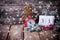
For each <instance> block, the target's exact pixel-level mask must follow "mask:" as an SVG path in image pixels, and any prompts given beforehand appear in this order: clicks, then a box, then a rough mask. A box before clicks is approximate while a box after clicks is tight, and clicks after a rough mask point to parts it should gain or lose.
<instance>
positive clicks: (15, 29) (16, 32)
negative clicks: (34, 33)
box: [9, 25, 23, 40]
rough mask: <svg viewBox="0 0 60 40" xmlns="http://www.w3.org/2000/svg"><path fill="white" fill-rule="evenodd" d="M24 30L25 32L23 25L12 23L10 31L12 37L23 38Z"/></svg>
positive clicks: (14, 38)
mask: <svg viewBox="0 0 60 40" xmlns="http://www.w3.org/2000/svg"><path fill="white" fill-rule="evenodd" d="M22 32H23V26H22V25H12V26H11V29H10V33H9V36H10V39H11V40H22Z"/></svg>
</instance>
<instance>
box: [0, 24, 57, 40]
mask: <svg viewBox="0 0 60 40" xmlns="http://www.w3.org/2000/svg"><path fill="white" fill-rule="evenodd" d="M10 27H11V28H10ZM8 34H9V35H8ZM56 35H57V34H56V32H55V33H54V31H53V30H47V31H45V30H42V31H41V32H29V31H27V30H26V29H25V28H24V30H23V25H11V26H10V25H2V26H0V40H55V39H54V37H56ZM8 37H10V38H9V39H8ZM56 40H57V39H56Z"/></svg>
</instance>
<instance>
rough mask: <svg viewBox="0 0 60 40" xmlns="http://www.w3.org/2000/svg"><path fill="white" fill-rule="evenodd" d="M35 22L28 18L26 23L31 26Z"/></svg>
mask: <svg viewBox="0 0 60 40" xmlns="http://www.w3.org/2000/svg"><path fill="white" fill-rule="evenodd" d="M34 24H35V20H33V19H29V20H28V21H27V25H28V26H32V25H34Z"/></svg>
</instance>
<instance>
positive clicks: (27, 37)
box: [24, 29, 40, 40]
mask: <svg viewBox="0 0 60 40" xmlns="http://www.w3.org/2000/svg"><path fill="white" fill-rule="evenodd" d="M24 40H40V38H39V35H38V32H29V31H27V30H26V29H24Z"/></svg>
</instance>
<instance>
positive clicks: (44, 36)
mask: <svg viewBox="0 0 60 40" xmlns="http://www.w3.org/2000/svg"><path fill="white" fill-rule="evenodd" d="M56 35H57V34H56V33H54V31H53V30H42V31H41V32H29V31H27V30H26V29H24V40H55V39H54V38H55V37H56Z"/></svg>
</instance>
